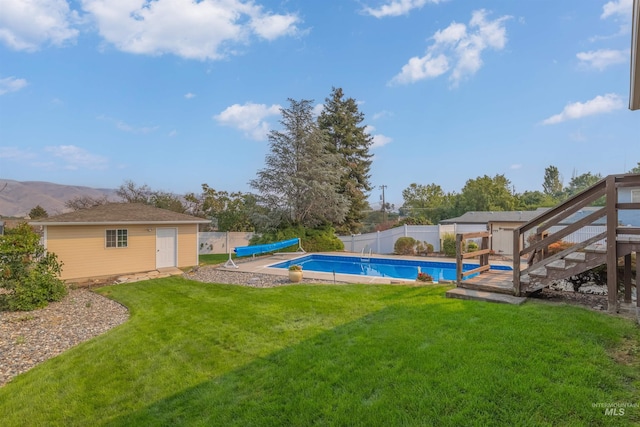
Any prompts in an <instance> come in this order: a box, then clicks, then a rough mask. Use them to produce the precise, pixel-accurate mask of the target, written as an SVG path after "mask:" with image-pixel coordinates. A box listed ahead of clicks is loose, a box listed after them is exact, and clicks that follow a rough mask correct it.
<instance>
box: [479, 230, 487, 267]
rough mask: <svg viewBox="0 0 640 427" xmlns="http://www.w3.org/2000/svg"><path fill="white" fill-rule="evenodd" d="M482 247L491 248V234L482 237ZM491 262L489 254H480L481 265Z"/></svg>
mask: <svg viewBox="0 0 640 427" xmlns="http://www.w3.org/2000/svg"><path fill="white" fill-rule="evenodd" d="M480 249H489V236H485V237H483V238H482V244H481V245H480ZM487 264H489V254H484V255H481V256H480V265H487Z"/></svg>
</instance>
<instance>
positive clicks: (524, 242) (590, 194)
mask: <svg viewBox="0 0 640 427" xmlns="http://www.w3.org/2000/svg"><path fill="white" fill-rule="evenodd" d="M620 188H627V189H628V188H631V189H632V190H633V191H635V189H640V174H624V175H609V176H607V177H606V178H604V179H602V180H601V181H599V182H598V183H596V184H594V185H593V186H591V187H589V188H587V189H586V190H584V191H582V192H580V193H578V194H576V195H575V196H573V197H571V198H569V199H568V200H567V201H565V202H564V203H562V204H560V205H558V206H556V207H554V208H551V209H549V210H547V211H545V212H543V213H541V214H540V215H538V216H537V217H536V218H534V219H532V220H531V221H529V222H527V223H526V224H524V225H522V226H520V227H518V228H517V229H515V230H514V236H513V254H514V259H515V262H514V263H513V271H512V272H509V274H508V276H507V277H505V276H506V275H505V273H504V272H496V271H494V270H493V269H491V268H490V266H489V265H488V264H489V263H488V255H487V256H486V257H484V256H485V255H486V254H487V253H488V252H489V251H488V250H487V249H486V248H487V247H488V246H487V245H486V240H487V236H486V235H484V234H483V233H475V235H474V234H458V235H457V242H456V253H457V255H456V258H457V264H458V267H457V268H458V277H457V282H456V283H457V288H458V289H459V290H458V291H456V292H457V293H456V292H453V291H450V292H448V293H447V296H450V297H452V298H463V297H464V298H466V299H480V298H479V297H478V296H477V295H476V294H475V293H479V292H490V293H493V294H510V295H514V296H516V297H526V296H528V295H531V294H532V293H535V292H538V291H540V290H541V289H544V288H545V287H547V286H549V285H550V284H551V283H553V282H554V281H558V280H562V279H568V278H570V277H571V276H575V275H577V274H580V273H583V272H585V271H588V270H590V269H592V268H594V267H597V266H600V265H606V266H607V291H608V297H607V298H608V305H607V309H608V311H609V312H617V311H618V310H619V308H620V306H621V302H620V301H619V300H618V296H619V292H618V280H619V278H618V275H619V265H622V271H623V273H622V275H621V276H622V277H621V279H622V280H621V281H622V283H623V284H624V297H623V298H624V302H623V304H624V305H630V304H631V301H632V297H631V295H632V292H631V288H632V277H631V276H632V254H633V253H634V252H635V254H636V258H638V253H639V252H640V226H638V225H635V226H621V225H620V223H619V221H618V212H619V211H623V210H636V211H640V203H638V201H634V200H633V199H632V200H630V201H629V200H628V199H627V200H619V195H618V190H619V189H620ZM596 202H599V203H597V204H598V205H601V204H603V203H604V206H602V207H600V208H595V209H594V207H593V205H594V204H596ZM600 202H602V203H600ZM570 217H571V218H575V217H578V219H576V220H573V221H571V220H570ZM567 223H569V224H568V225H567ZM594 226H597V227H599V228H600V229H604V230H605V231H604V232H602V233H600V234H597V235H595V236H592V237H590V238H586V239H584V240H582V241H577V243H575V242H576V239H575V237H574V238H572V239H571V240H569V238H570V236H575V235H580V234H581V231H582V230H583V229H585V228H589V227H594ZM480 236H481V237H482V238H483V245H482V248H481V250H480V251H478V252H477V254H478V255H482V256H481V257H480V266H479V267H478V268H476V269H474V270H471V271H467V272H463V271H462V262H463V261H464V260H465V259H467V258H471V257H474V256H477V255H474V254H471V253H464V250H463V247H464V246H463V245H462V241H463V240H464V239H466V238H477V237H480ZM568 241H571V242H574V243H573V244H571V245H569V246H568V247H567V246H566V242H568ZM563 242H564V243H563ZM558 243H563V244H562V245H561V246H560V247H566V249H563V250H560V251H559V252H557V253H553V251H551V248H552V247H555V246H556V244H558ZM620 261H622V264H620ZM636 270H637V271H636V279H635V280H636V292H637V294H640V292H638V291H640V269H636ZM472 273H479V274H478V275H477V276H475V277H469V278H467V279H465V277H466V276H470V275H471V274H472ZM465 290H468V291H469V292H467V293H464V291H465ZM474 292H475V293H474ZM449 293H451V295H449ZM463 293H464V295H463ZM458 294H460V295H458ZM635 305H636V311H637V313H638V316H639V320H640V299H638V298H636V302H635Z"/></svg>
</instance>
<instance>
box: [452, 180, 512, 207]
mask: <svg viewBox="0 0 640 427" xmlns="http://www.w3.org/2000/svg"><path fill="white" fill-rule="evenodd" d="M510 184H511V183H510V181H509V180H508V179H507V178H506V177H505V176H504V175H496V176H494V177H493V178H491V177H490V176H488V175H484V176H481V177H478V178H476V179H470V180H468V181H467V182H466V184H465V186H464V187H463V188H462V192H461V193H460V196H459V197H458V203H459V208H460V211H461V212H469V211H511V210H513V209H514V207H515V204H516V198H515V196H514V195H513V193H512V192H511V189H510V188H509V185H510Z"/></svg>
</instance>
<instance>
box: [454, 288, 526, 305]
mask: <svg viewBox="0 0 640 427" xmlns="http://www.w3.org/2000/svg"><path fill="white" fill-rule="evenodd" d="M445 297H447V298H458V299H464V300H476V301H487V302H497V303H503V304H515V305H520V304H522V303H523V302H525V301H526V300H527V299H526V298H524V297H516V296H513V295H505V294H499V293H495V292H484V291H477V290H473V289H463V288H454V289H451V290H448V291H447V292H446V293H445Z"/></svg>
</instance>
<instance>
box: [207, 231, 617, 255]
mask: <svg viewBox="0 0 640 427" xmlns="http://www.w3.org/2000/svg"><path fill="white" fill-rule="evenodd" d="M562 228H564V227H563V226H555V227H551V229H550V232H551V233H555V232H556V231H558V230H560V229H562ZM486 230H487V228H486V226H484V225H481V224H447V225H405V226H403V227H396V228H391V229H389V230H385V231H378V232H376V233H368V234H358V235H352V236H338V238H339V239H340V240H342V243H344V249H345V251H347V252H356V253H365V254H368V253H372V254H392V253H393V246H394V245H395V243H396V240H398V238H400V237H413V238H414V239H416V240H418V241H420V242H427V243H430V244H432V245H433V250H434V251H436V252H440V244H441V242H442V238H443V236H444V234H447V233H452V234H457V233H474V232H477V231H486ZM603 231H605V227H604V226H599V225H598V226H587V227H583V228H581V229H579V230H578V231H576V232H574V233H572V234H570V235H568V236H566V237H565V238H564V239H562V240H564V241H565V242H569V243H579V242H582V241H584V240H587V239H589V238H591V237H593V236H595V235H597V234H600V233H602V232H603ZM254 234H255V233H252V232H206V233H204V232H203V233H199V236H198V243H199V245H198V247H199V253H200V254H201V255H202V254H226V253H230V252H233V248H235V247H238V246H248V245H249V241H250V240H251V238H252V237H253V235H254Z"/></svg>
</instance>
